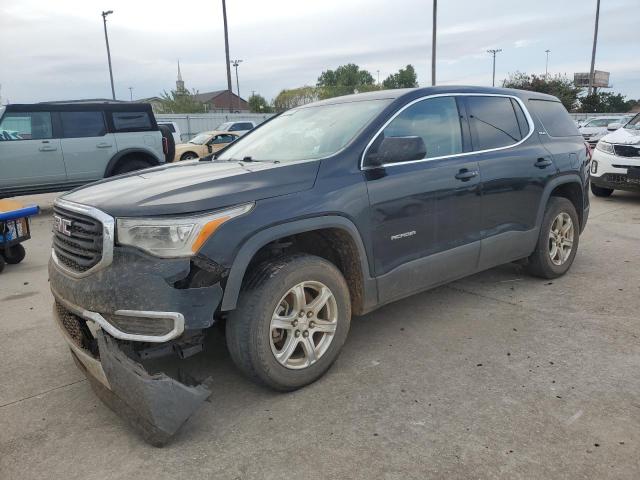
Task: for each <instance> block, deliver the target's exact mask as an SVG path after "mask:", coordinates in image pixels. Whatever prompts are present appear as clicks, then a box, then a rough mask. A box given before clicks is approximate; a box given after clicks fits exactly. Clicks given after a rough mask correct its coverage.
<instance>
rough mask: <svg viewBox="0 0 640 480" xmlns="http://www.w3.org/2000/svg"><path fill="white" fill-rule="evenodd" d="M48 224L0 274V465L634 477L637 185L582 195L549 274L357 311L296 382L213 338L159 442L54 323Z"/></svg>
mask: <svg viewBox="0 0 640 480" xmlns="http://www.w3.org/2000/svg"><path fill="white" fill-rule="evenodd" d="M51 198H52V196H44V197H41V198H39V199H38V201H39V202H40V203H43V204H47V203H48V204H50V200H51ZM49 232H50V213H49V211H46V210H45V213H43V214H42V215H40V216H39V217H37V218H35V219H34V220H33V236H34V238H33V239H32V240H30V241H29V242H27V243H26V247H27V252H28V253H27V258H26V259H25V261H24V262H23V263H22V264H21V265H18V266H7V269H6V270H5V272H4V273H2V274H0V306H1V310H0V386H1V387H0V479H3V480H4V479H7V480H8V479H14V478H18V479H21V480H26V479H32V478H33V479H36V478H37V479H41V478H47V479H53V478H64V479H75V478H78V479H80V478H82V479H105V478H140V477H142V478H208V479H209V478H224V479H248V478H260V479H262V478H268V479H284V478H304V479H316V478H318V479H320V478H340V479H351V478H366V479H374V478H385V479H424V478H447V479H451V478H509V479H514V478H527V479H530V478H554V479H558V478H629V479H637V478H638V475H639V472H640V395H639V392H640V375H639V374H638V372H639V371H640V342H639V338H640V322H639V315H638V311H640V269H639V268H638V266H639V265H640V248H638V245H640V196H637V195H632V194H625V193H621V194H618V193H616V194H614V196H613V197H611V198H609V199H605V200H603V199H595V198H594V199H592V208H591V217H590V220H589V225H588V227H587V230H586V232H585V233H584V236H583V237H582V238H581V240H580V249H579V252H578V255H577V257H576V260H575V263H574V265H573V268H572V270H571V271H570V272H569V274H568V275H566V276H564V277H563V278H560V279H557V280H553V281H543V280H539V279H533V278H530V277H528V276H526V275H525V274H524V273H523V272H522V270H521V268H520V267H518V266H516V265H506V266H503V267H500V268H496V269H493V270H490V271H487V272H484V273H481V274H478V275H475V276H473V277H470V278H467V279H464V280H462V281H458V282H455V283H453V284H451V285H448V286H444V287H441V288H438V289H436V290H433V291H431V292H427V293H423V294H420V295H416V296H413V297H411V298H408V299H405V300H402V301H399V302H396V303H394V304H392V305H388V306H386V307H384V308H382V309H380V310H378V311H376V312H374V313H371V314H369V315H366V316H364V317H360V318H357V319H354V321H353V323H352V328H351V333H350V337H349V339H348V340H347V343H346V345H345V348H344V351H343V353H342V355H341V356H340V358H339V359H338V361H337V362H336V364H335V365H334V366H333V367H332V369H331V370H330V371H329V373H328V374H327V375H326V376H325V377H324V378H322V379H321V380H320V381H318V382H316V383H315V384H313V385H310V386H308V387H307V388H304V389H302V390H300V391H297V392H294V393H289V394H279V393H274V392H271V391H269V390H266V389H263V388H260V387H257V386H255V385H253V384H252V383H250V382H249V381H247V380H245V379H244V378H243V377H241V376H240V375H239V374H238V372H237V371H236V370H235V369H234V368H233V366H232V364H231V361H230V359H229V357H228V355H227V354H226V352H225V350H224V346H223V344H222V341H221V339H216V338H213V339H212V341H211V349H210V350H211V353H209V354H208V356H207V357H206V358H204V359H201V360H200V362H201V366H202V368H209V369H210V370H211V371H212V374H213V375H214V378H215V379H216V384H217V388H216V390H215V392H214V394H213V396H212V398H211V400H210V402H209V403H206V404H205V405H204V407H203V408H201V409H200V410H199V411H198V412H197V413H196V414H195V415H194V417H193V418H192V419H191V420H190V421H189V422H188V423H187V424H186V425H185V427H184V428H183V429H182V430H181V432H180V433H179V434H178V436H177V437H176V438H175V439H174V441H173V442H172V443H170V444H169V445H168V446H167V447H165V448H162V449H156V448H153V447H151V446H148V445H147V444H145V443H144V442H143V441H142V440H141V439H140V438H139V437H138V436H136V435H135V434H134V433H133V432H132V430H131V429H130V428H128V426H127V425H126V424H125V422H124V421H123V420H121V419H120V418H119V417H117V416H116V415H115V414H113V413H112V412H111V411H110V410H109V409H108V408H107V407H105V406H104V405H103V404H102V403H100V401H99V400H98V399H97V398H96V397H95V396H94V394H93V393H92V391H91V389H90V388H89V385H88V384H87V382H86V381H85V380H84V377H83V375H82V374H81V373H80V372H79V371H78V369H77V368H76V367H75V365H74V363H73V361H72V359H71V356H70V355H69V353H68V351H67V348H66V347H65V345H64V343H63V340H62V338H61V336H60V334H59V333H58V331H57V330H56V327H55V326H54V324H53V323H52V320H51V316H50V309H51V303H52V298H51V294H50V293H49V289H48V285H47V269H46V264H47V259H48V256H49V244H50V233H49Z"/></svg>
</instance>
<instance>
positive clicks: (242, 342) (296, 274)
mask: <svg viewBox="0 0 640 480" xmlns="http://www.w3.org/2000/svg"><path fill="white" fill-rule="evenodd" d="M350 321H351V302H350V298H349V288H348V286H347V283H346V281H345V279H344V277H343V276H342V274H341V273H340V271H339V270H338V269H337V268H336V267H335V265H333V264H332V263H330V262H328V261H327V260H324V259H323V258H320V257H316V256H312V255H293V256H289V257H283V258H279V259H275V260H271V261H269V262H267V263H265V264H262V265H261V266H260V267H258V268H257V269H256V271H255V273H254V274H253V275H252V276H251V278H250V279H249V280H248V281H247V283H246V284H245V286H244V287H243V290H242V292H241V294H240V298H239V299H238V308H237V309H236V310H234V311H233V312H231V315H229V318H228V320H227V327H226V336H227V345H228V348H229V352H230V353H231V358H232V359H233V361H234V362H235V364H236V365H237V366H238V368H240V370H241V371H242V372H243V373H244V374H245V375H247V376H248V377H249V378H251V379H252V380H254V381H256V382H258V383H262V384H264V385H267V386H269V387H271V388H273V389H275V390H279V391H290V390H295V389H298V388H301V387H303V386H305V385H308V384H309V383H312V382H314V381H315V380H317V379H318V378H320V377H321V376H322V375H323V374H324V373H325V372H326V371H327V370H328V369H329V367H330V366H331V364H332V363H333V362H334V361H335V359H336V358H337V357H338V354H339V353H340V350H341V348H342V345H343V344H344V342H345V339H346V338H347V334H348V333H349V325H350Z"/></svg>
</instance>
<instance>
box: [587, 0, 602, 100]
mask: <svg viewBox="0 0 640 480" xmlns="http://www.w3.org/2000/svg"><path fill="white" fill-rule="evenodd" d="M598 22H600V0H598V3H597V4H596V25H595V27H594V29H593V49H592V50H591V70H589V95H591V94H592V93H593V74H594V73H595V67H596V45H597V44H598Z"/></svg>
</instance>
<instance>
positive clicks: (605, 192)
mask: <svg viewBox="0 0 640 480" xmlns="http://www.w3.org/2000/svg"><path fill="white" fill-rule="evenodd" d="M591 193H593V194H594V195H595V196H596V197H610V196H611V194H612V193H613V188H605V187H599V186H597V185H594V184H593V183H592V184H591Z"/></svg>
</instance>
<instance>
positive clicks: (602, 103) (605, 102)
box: [580, 92, 637, 113]
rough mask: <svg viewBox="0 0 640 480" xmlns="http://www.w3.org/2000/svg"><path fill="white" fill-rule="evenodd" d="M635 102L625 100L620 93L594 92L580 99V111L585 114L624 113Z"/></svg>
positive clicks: (635, 101)
mask: <svg viewBox="0 0 640 480" xmlns="http://www.w3.org/2000/svg"><path fill="white" fill-rule="evenodd" d="M636 104H637V100H626V97H625V96H624V95H622V94H621V93H612V92H596V93H592V94H591V95H585V96H584V97H582V98H581V99H580V111H581V112H585V113H626V112H628V111H630V110H631V109H632V108H633V107H634V106H635V105H636Z"/></svg>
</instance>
